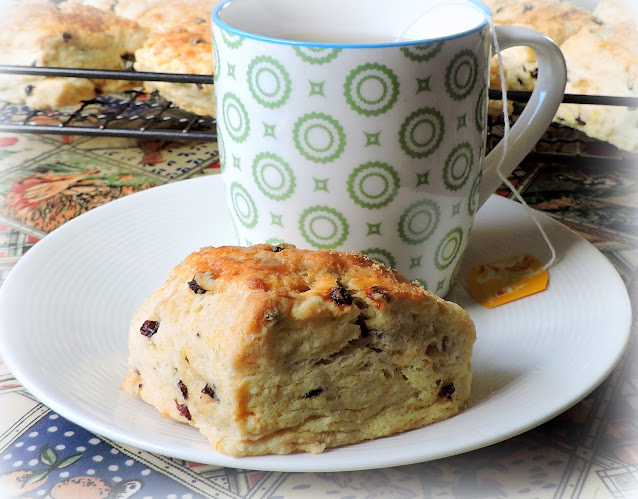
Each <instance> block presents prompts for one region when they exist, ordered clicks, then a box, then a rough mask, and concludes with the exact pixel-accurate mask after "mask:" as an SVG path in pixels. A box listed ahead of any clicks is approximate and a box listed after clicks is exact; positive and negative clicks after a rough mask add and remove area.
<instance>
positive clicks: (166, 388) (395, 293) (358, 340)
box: [123, 244, 476, 456]
mask: <svg viewBox="0 0 638 499" xmlns="http://www.w3.org/2000/svg"><path fill="white" fill-rule="evenodd" d="M475 338H476V333H475V329H474V324H473V323H472V321H471V319H470V318H469V316H468V315H467V313H466V312H465V311H463V310H462V309H461V308H460V307H459V306H457V305H455V304H453V303H450V302H446V301H444V300H443V299H441V298H438V297H437V296H435V295H433V294H431V293H428V292H427V291H425V290H424V289H423V288H422V287H420V286H419V285H417V284H413V283H410V282H408V281H407V280H405V279H404V278H403V277H402V276H400V275H399V274H398V273H396V272H395V271H393V270H391V269H389V268H387V267H385V266H382V265H380V264H378V263H376V262H374V261H373V260H370V259H369V258H367V257H365V256H363V255H360V254H357V253H339V252H336V251H308V250H300V249H296V248H295V247H294V246H291V245H280V246H275V247H273V246H271V245H267V244H264V245H258V246H253V247H250V248H239V247H220V248H203V249H201V250H200V251H198V252H195V253H192V254H191V255H189V256H188V257H187V258H186V259H185V260H184V261H183V262H182V263H181V264H179V265H178V266H177V267H175V268H174V269H173V270H172V271H171V272H170V274H169V275H168V277H167V278H166V281H165V282H164V284H163V285H162V286H161V287H160V288H159V289H158V290H157V291H155V292H154V293H153V294H152V295H151V296H149V297H148V298H147V299H146V300H145V302H144V303H143V305H142V306H141V307H140V308H139V309H138V310H137V312H136V313H135V316H134V318H133V320H132V324H131V329H130V333H129V348H130V358H129V364H130V367H131V372H130V373H129V374H128V375H127V378H126V380H125V381H124V384H123V386H124V388H125V389H126V390H128V391H131V392H133V393H137V394H139V395H140V396H141V397H142V399H143V400H145V401H146V402H148V403H150V404H152V405H154V406H155V407H156V408H157V409H158V410H159V411H160V413H161V414H163V415H165V416H170V417H173V418H175V419H176V420H178V421H182V422H187V423H190V424H191V425H193V426H196V427H197V428H199V429H200V430H201V432H202V433H203V434H204V435H205V436H206V437H207V438H208V439H209V440H210V442H211V443H212V444H213V445H214V446H215V448H216V449H217V450H219V451H220V452H223V453H226V454H231V455H236V456H242V455H260V454H268V453H276V454H285V453H291V452H298V451H306V452H321V451H323V450H324V449H325V448H327V447H335V446H338V445H344V444H349V443H353V442H358V441H361V440H365V439H371V438H377V437H382V436H386V435H391V434H393V433H397V432H401V431H405V430H409V429H413V428H417V427H420V426H423V425H426V424H429V423H433V422H435V421H440V420H443V419H446V418H449V417H451V416H453V415H455V414H457V413H458V412H459V410H460V409H462V408H463V407H465V406H466V404H467V402H468V399H469V395H470V385H471V364H470V360H471V355H472V348H473V343H474V341H475Z"/></svg>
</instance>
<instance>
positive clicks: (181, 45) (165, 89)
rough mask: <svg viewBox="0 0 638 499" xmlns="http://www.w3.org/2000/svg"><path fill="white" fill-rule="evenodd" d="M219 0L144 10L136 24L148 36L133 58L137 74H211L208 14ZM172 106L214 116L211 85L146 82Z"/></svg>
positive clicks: (145, 86) (172, 3)
mask: <svg viewBox="0 0 638 499" xmlns="http://www.w3.org/2000/svg"><path fill="white" fill-rule="evenodd" d="M218 1H219V0H190V1H188V2H183V1H169V2H164V3H162V4H161V5H160V6H158V7H155V8H151V9H148V10H147V11H146V12H145V13H144V14H143V15H142V16H140V17H139V23H140V24H141V25H142V26H144V27H145V28H146V29H147V30H148V31H149V33H150V35H149V37H148V39H147V41H146V43H145V44H144V46H143V47H142V48H140V49H139V50H138V51H137V52H136V54H135V56H136V64H135V68H136V69H137V70H138V71H157V72H167V73H184V74H208V75H210V74H213V45H212V34H211V26H210V14H211V11H212V9H213V7H214V5H215V4H217V3H218ZM144 88H145V89H146V90H147V91H149V92H152V91H154V90H157V91H159V93H160V94H161V95H162V96H163V97H165V98H166V99H168V100H170V101H171V102H173V103H174V104H175V105H176V106H178V107H180V108H182V109H185V110H187V111H191V112H193V113H196V114H200V115H210V116H214V114H215V95H214V91H213V86H212V85H197V84H194V83H184V84H179V83H166V82H146V83H145V84H144Z"/></svg>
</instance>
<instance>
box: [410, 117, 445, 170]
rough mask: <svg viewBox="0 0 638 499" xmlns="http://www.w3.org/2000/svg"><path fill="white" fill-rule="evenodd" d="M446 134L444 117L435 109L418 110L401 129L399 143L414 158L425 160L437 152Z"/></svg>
mask: <svg viewBox="0 0 638 499" xmlns="http://www.w3.org/2000/svg"><path fill="white" fill-rule="evenodd" d="M444 134H445V122H444V121H443V116H442V115H441V113H440V112H439V111H437V110H436V109H434V108H431V107H426V108H422V109H417V110H416V111H414V112H413V113H412V114H410V115H409V116H408V117H407V118H406V119H405V120H404V122H403V123H402V124H401V128H400V129H399V143H400V144H401V148H402V149H403V151H404V152H405V153H406V154H407V155H408V156H411V157H412V158H425V157H427V156H429V155H430V154H432V153H433V152H434V151H436V150H437V149H438V148H439V146H440V145H441V142H442V141H443V136H444Z"/></svg>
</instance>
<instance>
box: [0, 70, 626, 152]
mask: <svg viewBox="0 0 638 499" xmlns="http://www.w3.org/2000/svg"><path fill="white" fill-rule="evenodd" d="M0 73H4V74H22V75H32V76H65V77H82V78H94V79H119V80H129V81H166V82H172V83H190V84H195V85H211V84H213V83H214V81H213V76H212V75H187V74H181V73H180V74H177V73H152V72H136V71H133V70H129V71H113V70H89V69H70V68H42V67H25V66H2V65H0ZM530 95H531V93H530V92H520V91H510V92H508V93H507V98H508V100H511V101H514V102H516V103H525V102H527V101H528V100H529V97H530ZM501 96H502V94H501V92H500V91H497V90H490V91H489V98H490V99H496V100H498V99H500V98H501ZM563 102H564V103H568V104H595V105H607V106H626V107H632V108H638V98H635V97H613V96H600V95H593V96H592V95H575V94H566V95H565V97H564V98H563ZM0 132H12V133H40V134H59V135H92V136H111V137H134V138H148V139H159V140H174V141H181V140H192V141H204V142H205V141H215V140H217V131H216V122H215V120H214V119H213V118H211V117H207V116H198V115H195V114H192V113H189V112H187V111H184V110H182V109H180V108H178V107H176V106H174V105H173V104H172V103H171V102H168V101H166V100H165V99H163V98H162V97H161V96H160V95H159V94H157V93H152V94H145V93H144V92H142V91H141V90H134V91H129V92H124V93H121V94H114V95H108V96H100V97H97V98H95V99H92V100H90V101H85V102H83V103H82V104H80V105H79V106H75V107H72V108H68V109H62V110H34V109H30V108H27V107H25V106H22V105H19V104H11V103H8V102H1V101H0ZM502 137H503V126H502V123H499V122H498V121H495V120H491V119H490V120H489V128H488V137H487V149H488V150H490V149H491V148H492V147H494V146H495V145H496V144H497V143H498V141H499V140H501V139H502ZM531 156H532V157H533V156H541V157H542V159H544V160H549V161H552V160H558V161H562V162H565V161H571V160H574V159H578V158H583V157H590V158H604V159H609V160H622V161H632V162H634V161H637V160H638V155H636V154H633V153H629V152H626V151H621V150H619V149H617V148H615V147H614V146H611V145H610V144H607V143H604V142H600V141H598V140H595V139H591V138H589V137H588V136H587V135H585V134H584V133H582V132H579V131H577V130H574V129H572V128H569V127H566V126H563V125H559V124H552V125H551V126H550V128H549V129H548V130H547V132H546V133H545V135H544V136H543V138H542V139H541V140H540V141H539V142H538V143H537V145H536V147H535V149H534V151H532V152H531Z"/></svg>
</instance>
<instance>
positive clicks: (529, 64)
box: [486, 0, 594, 91]
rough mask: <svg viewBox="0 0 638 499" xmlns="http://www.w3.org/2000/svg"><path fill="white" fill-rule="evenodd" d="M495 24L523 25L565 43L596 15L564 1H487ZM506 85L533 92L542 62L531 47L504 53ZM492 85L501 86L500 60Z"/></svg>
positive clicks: (494, 66)
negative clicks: (538, 60)
mask: <svg viewBox="0 0 638 499" xmlns="http://www.w3.org/2000/svg"><path fill="white" fill-rule="evenodd" d="M486 3H487V5H488V6H489V7H490V9H491V10H492V20H493V22H494V24H495V25H497V26H498V25H511V26H523V27H526V28H531V29H534V30H536V31H538V32H540V33H542V34H544V35H546V36H548V37H549V38H551V39H552V40H553V41H554V42H555V43H556V44H557V45H561V44H563V43H564V42H565V41H566V40H567V39H568V38H569V37H570V36H572V35H574V34H575V33H576V32H578V31H579V30H580V29H581V28H582V27H583V26H589V25H592V24H593V23H594V20H593V15H592V13H591V12H590V11H588V10H587V9H585V8H583V7H579V6H576V5H573V4H571V3H569V2H566V1H561V0H530V1H525V2H523V1H520V0H487V1H486ZM502 58H503V66H504V72H505V84H506V88H507V89H508V90H527V91H531V90H533V89H534V86H535V85H536V78H537V72H538V62H537V61H536V56H535V55H534V51H533V50H532V49H530V48H528V47H512V48H509V49H507V50H504V51H503V52H502ZM490 88H494V89H500V76H499V70H498V61H497V60H496V58H493V59H492V61H491V66H490Z"/></svg>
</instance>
